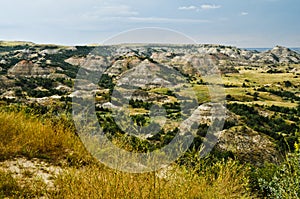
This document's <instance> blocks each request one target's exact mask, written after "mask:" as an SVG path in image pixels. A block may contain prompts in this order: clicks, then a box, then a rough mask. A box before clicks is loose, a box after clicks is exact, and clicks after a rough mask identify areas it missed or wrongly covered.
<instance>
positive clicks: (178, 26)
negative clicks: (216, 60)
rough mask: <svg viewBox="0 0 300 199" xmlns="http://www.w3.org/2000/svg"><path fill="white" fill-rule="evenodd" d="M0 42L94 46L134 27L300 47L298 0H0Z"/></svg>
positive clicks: (203, 39) (199, 38) (204, 39)
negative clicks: (17, 41)
mask: <svg viewBox="0 0 300 199" xmlns="http://www.w3.org/2000/svg"><path fill="white" fill-rule="evenodd" d="M0 5H1V7H0V8H1V12H0V40H26V41H33V42H36V43H56V44H67V45H75V44H90V43H102V42H103V41H104V40H105V39H107V38H109V37H111V36H113V35H115V34H118V33H119V32H122V31H126V30H129V29H134V28H143V27H161V28H168V29H174V30H176V31H179V32H182V33H184V34H186V35H188V36H190V37H192V38H193V39H194V40H195V41H196V42H197V43H214V44H225V45H233V46H238V47H273V46H275V45H283V46H287V47H300V20H299V19H300V12H299V11H300V1H299V0H247V1H246V0H240V1H238V0H147V1H143V0H127V1H124V0H122V1H121V0H60V1H58V0H28V1H24V0H0Z"/></svg>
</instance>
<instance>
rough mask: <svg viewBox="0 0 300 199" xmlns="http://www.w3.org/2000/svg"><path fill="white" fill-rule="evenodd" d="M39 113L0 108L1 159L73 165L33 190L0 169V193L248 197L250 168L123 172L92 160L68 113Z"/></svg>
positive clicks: (230, 165) (227, 164)
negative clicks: (48, 115) (51, 186)
mask: <svg viewBox="0 0 300 199" xmlns="http://www.w3.org/2000/svg"><path fill="white" fill-rule="evenodd" d="M39 117H40V116H39V115H32V114H28V113H25V111H22V110H21V111H18V112H16V111H13V112H12V111H4V110H0V126H1V128H0V140H1V142H0V157H1V159H2V160H4V159H10V158H12V157H16V156H20V155H22V156H25V157H28V158H32V157H37V158H44V159H45V158H46V159H48V160H49V161H51V162H52V163H54V164H57V162H59V161H60V160H68V161H69V162H70V163H72V164H69V165H68V166H65V167H64V172H63V173H61V174H59V175H58V176H57V177H56V179H55V181H54V185H55V189H54V190H53V189H45V187H44V186H45V185H41V184H39V183H35V184H34V186H35V188H34V189H33V190H32V189H30V188H29V185H28V184H25V185H24V184H19V182H18V180H15V179H13V177H12V175H11V174H9V173H6V172H0V193H1V194H0V197H18V198H22V197H23V198H24V197H25V198H26V197H33V195H36V196H46V197H48V198H250V190H249V178H248V176H249V171H250V170H249V167H247V166H244V165H241V164H239V163H237V162H236V161H233V160H228V161H218V162H216V163H213V164H210V165H209V166H208V164H207V165H206V164H204V163H203V162H202V163H201V162H198V164H194V167H193V168H192V167H187V166H183V165H181V166H180V165H178V164H175V163H174V164H173V165H172V166H171V167H170V169H168V170H163V171H156V172H152V173H144V174H130V173H124V172H120V171H116V170H113V169H109V168H107V167H106V166H104V165H102V164H100V163H98V162H96V161H94V159H93V158H92V157H91V156H89V154H88V153H87V152H86V150H85V148H84V147H83V145H82V143H81V142H80V140H79V138H78V137H77V136H76V135H75V133H74V130H72V125H71V124H70V120H68V119H67V118H66V116H64V115H62V116H59V117H58V118H55V117H54V119H53V118H46V119H45V117H44V118H43V119H39ZM24 186H25V187H24ZM26 186H28V187H27V189H26ZM28 190H29V191H28Z"/></svg>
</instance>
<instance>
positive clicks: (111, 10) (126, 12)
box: [83, 5, 139, 19]
mask: <svg viewBox="0 0 300 199" xmlns="http://www.w3.org/2000/svg"><path fill="white" fill-rule="evenodd" d="M137 15H139V13H138V12H137V11H135V10H133V9H132V8H131V7H130V6H127V5H110V6H101V7H97V6H96V7H94V8H93V10H92V11H89V12H87V13H85V14H83V17H85V18H91V19H97V18H103V17H111V16H113V17H118V16H122V17H125V16H137Z"/></svg>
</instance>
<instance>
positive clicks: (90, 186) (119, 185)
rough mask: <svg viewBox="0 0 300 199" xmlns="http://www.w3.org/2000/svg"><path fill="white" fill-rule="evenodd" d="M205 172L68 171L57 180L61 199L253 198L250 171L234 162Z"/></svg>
mask: <svg viewBox="0 0 300 199" xmlns="http://www.w3.org/2000/svg"><path fill="white" fill-rule="evenodd" d="M202 169H203V172H202V174H201V173H200V174H199V173H195V172H193V171H192V170H190V169H188V170H187V169H184V168H183V167H179V166H174V167H173V168H172V169H171V170H169V171H168V175H167V176H168V177H166V178H161V177H158V176H161V175H159V174H160V173H161V172H160V171H158V172H152V173H145V174H129V173H123V172H119V171H115V170H111V169H107V168H100V167H98V166H94V165H92V166H89V167H87V168H84V169H80V170H78V169H73V168H71V169H69V170H67V171H66V172H65V173H64V174H63V175H61V176H59V177H58V178H57V180H56V184H57V187H58V188H59V189H58V190H59V191H58V192H56V193H54V194H53V195H51V197H54V198H55V197H59V198H207V199H208V198H209V199H210V198H250V194H249V191H248V190H247V186H248V178H247V173H248V172H249V169H248V168H246V167H244V166H240V165H238V164H237V163H236V162H234V161H229V162H227V163H225V162H220V163H217V164H215V165H213V166H212V167H210V168H202Z"/></svg>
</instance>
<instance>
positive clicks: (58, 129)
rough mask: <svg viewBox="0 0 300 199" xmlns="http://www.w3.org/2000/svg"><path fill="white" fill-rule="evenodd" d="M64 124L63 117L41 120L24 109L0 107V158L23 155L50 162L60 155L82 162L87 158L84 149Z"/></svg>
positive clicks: (65, 121)
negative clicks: (17, 110) (3, 108)
mask: <svg viewBox="0 0 300 199" xmlns="http://www.w3.org/2000/svg"><path fill="white" fill-rule="evenodd" d="M67 123H68V121H67V119H66V117H65V116H61V117H60V118H57V119H54V120H47V121H44V122H43V121H42V120H41V119H39V118H38V116H37V115H35V116H30V115H28V114H26V113H24V111H20V112H6V111H3V110H2V111H1V110H0V126H1V128H0V140H1V142H0V157H1V159H9V158H12V157H14V156H18V155H22V156H25V157H28V158H33V157H37V158H44V159H50V160H52V161H55V160H59V159H61V158H69V159H70V161H72V160H75V159H77V160H78V161H83V160H84V159H86V158H85V157H88V155H87V152H86V151H85V148H84V147H83V146H82V144H81V142H80V140H79V138H78V137H77V136H76V135H75V133H74V132H72V130H70V129H68V124H67ZM77 160H76V161H77Z"/></svg>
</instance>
